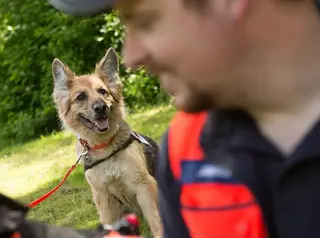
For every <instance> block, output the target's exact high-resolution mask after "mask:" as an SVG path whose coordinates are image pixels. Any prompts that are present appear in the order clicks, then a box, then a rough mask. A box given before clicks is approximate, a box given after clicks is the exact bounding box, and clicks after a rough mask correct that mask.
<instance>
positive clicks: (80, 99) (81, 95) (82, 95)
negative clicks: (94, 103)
mask: <svg viewBox="0 0 320 238" xmlns="http://www.w3.org/2000/svg"><path fill="white" fill-rule="evenodd" d="M86 97H87V95H86V94H85V93H84V92H81V93H79V94H78V96H77V97H76V100H78V101H82V100H84V99H86Z"/></svg>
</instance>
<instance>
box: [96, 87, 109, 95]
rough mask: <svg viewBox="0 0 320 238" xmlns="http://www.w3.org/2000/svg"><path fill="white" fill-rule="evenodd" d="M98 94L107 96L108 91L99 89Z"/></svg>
mask: <svg viewBox="0 0 320 238" xmlns="http://www.w3.org/2000/svg"><path fill="white" fill-rule="evenodd" d="M98 93H100V94H101V95H103V96H104V95H106V94H107V91H106V90H105V89H104V88H99V89H98Z"/></svg>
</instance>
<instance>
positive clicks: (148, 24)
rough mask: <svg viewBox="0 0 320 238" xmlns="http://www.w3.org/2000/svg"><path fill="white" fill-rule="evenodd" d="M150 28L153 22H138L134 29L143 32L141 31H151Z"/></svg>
mask: <svg viewBox="0 0 320 238" xmlns="http://www.w3.org/2000/svg"><path fill="white" fill-rule="evenodd" d="M152 26H153V21H141V22H138V23H137V25H136V27H137V28H138V29H139V30H143V31H149V30H151V29H152Z"/></svg>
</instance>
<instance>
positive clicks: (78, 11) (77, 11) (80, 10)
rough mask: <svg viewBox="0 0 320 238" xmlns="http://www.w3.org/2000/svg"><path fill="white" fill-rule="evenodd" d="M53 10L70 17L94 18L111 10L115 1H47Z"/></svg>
mask: <svg viewBox="0 0 320 238" xmlns="http://www.w3.org/2000/svg"><path fill="white" fill-rule="evenodd" d="M48 2H49V4H50V5H51V6H53V7H54V8H56V9H58V10H60V11H61V12H64V13H66V14H68V15H72V16H79V17H82V16H96V15H99V14H103V13H107V12H109V11H111V10H112V6H113V4H114V2H115V0H48Z"/></svg>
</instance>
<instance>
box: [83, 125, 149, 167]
mask: <svg viewBox="0 0 320 238" xmlns="http://www.w3.org/2000/svg"><path fill="white" fill-rule="evenodd" d="M133 141H138V142H139V143H142V144H146V145H148V146H150V144H149V142H148V141H147V140H146V139H144V138H143V137H142V136H141V135H140V134H139V133H137V132H134V131H132V132H131V133H130V137H129V138H128V139H127V140H126V141H125V143H123V144H122V145H121V146H120V147H119V148H117V149H116V150H114V151H113V152H112V153H111V154H110V155H109V156H107V157H105V158H103V159H101V160H92V159H91V158H90V156H89V155H87V156H85V158H84V171H85V172H86V171H87V170H89V169H92V168H93V167H94V166H96V165H98V164H100V163H102V162H104V161H106V160H107V159H109V158H110V157H112V156H114V155H115V154H117V153H118V152H120V151H121V150H124V149H126V148H127V147H128V146H129V145H130V144H131V143H132V142H133Z"/></svg>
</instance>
